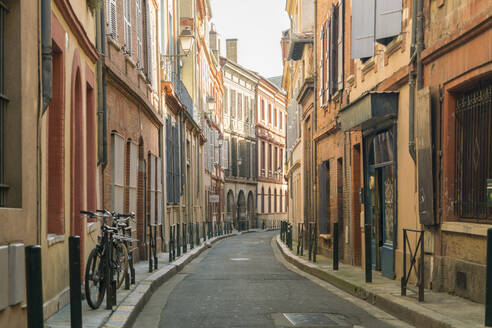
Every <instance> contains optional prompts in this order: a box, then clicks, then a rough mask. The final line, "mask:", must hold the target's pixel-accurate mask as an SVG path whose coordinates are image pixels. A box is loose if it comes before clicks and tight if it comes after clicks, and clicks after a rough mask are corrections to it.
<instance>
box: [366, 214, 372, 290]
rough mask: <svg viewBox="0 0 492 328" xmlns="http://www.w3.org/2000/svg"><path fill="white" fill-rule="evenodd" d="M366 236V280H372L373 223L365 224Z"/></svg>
mask: <svg viewBox="0 0 492 328" xmlns="http://www.w3.org/2000/svg"><path fill="white" fill-rule="evenodd" d="M364 238H365V242H366V247H365V248H366V282H372V259H371V225H370V224H365V225H364Z"/></svg>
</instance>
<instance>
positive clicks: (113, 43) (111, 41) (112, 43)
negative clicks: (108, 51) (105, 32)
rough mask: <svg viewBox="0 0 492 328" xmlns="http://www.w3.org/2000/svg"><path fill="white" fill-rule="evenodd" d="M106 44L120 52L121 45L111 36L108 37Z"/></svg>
mask: <svg viewBox="0 0 492 328" xmlns="http://www.w3.org/2000/svg"><path fill="white" fill-rule="evenodd" d="M108 43H109V44H110V45H112V46H113V47H114V48H115V49H116V50H118V51H121V45H120V44H119V43H118V41H116V40H115V39H113V38H112V37H111V36H108Z"/></svg>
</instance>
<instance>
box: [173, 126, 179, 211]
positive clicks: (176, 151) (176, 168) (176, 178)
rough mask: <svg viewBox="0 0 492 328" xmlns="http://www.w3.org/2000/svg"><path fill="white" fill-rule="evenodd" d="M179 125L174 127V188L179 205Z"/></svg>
mask: <svg viewBox="0 0 492 328" xmlns="http://www.w3.org/2000/svg"><path fill="white" fill-rule="evenodd" d="M178 132H179V131H178V124H177V122H176V124H174V125H173V159H174V167H173V175H174V179H173V186H174V204H178V203H179V196H180V192H179V191H180V175H179V133H178Z"/></svg>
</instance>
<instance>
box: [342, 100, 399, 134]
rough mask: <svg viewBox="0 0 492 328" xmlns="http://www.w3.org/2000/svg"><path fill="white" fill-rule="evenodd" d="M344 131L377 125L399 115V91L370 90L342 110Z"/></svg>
mask: <svg viewBox="0 0 492 328" xmlns="http://www.w3.org/2000/svg"><path fill="white" fill-rule="evenodd" d="M339 116H340V121H341V125H342V130H343V131H348V130H350V129H353V128H355V127H360V128H361V129H362V130H365V129H368V128H371V127H375V126H377V125H378V123H381V122H383V121H385V120H387V119H389V118H394V117H397V116H398V92H369V93H366V94H365V95H363V96H361V97H360V98H358V99H357V100H355V101H354V102H353V103H351V104H349V105H347V106H345V107H344V108H342V109H341V110H340V114H339Z"/></svg>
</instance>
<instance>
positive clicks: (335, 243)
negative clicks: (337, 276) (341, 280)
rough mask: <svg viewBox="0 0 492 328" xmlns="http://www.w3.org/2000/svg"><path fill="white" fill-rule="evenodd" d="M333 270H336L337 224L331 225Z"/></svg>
mask: <svg viewBox="0 0 492 328" xmlns="http://www.w3.org/2000/svg"><path fill="white" fill-rule="evenodd" d="M333 270H338V222H334V223H333Z"/></svg>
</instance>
